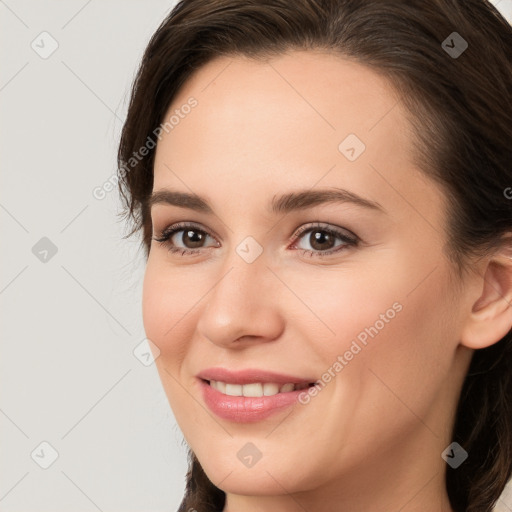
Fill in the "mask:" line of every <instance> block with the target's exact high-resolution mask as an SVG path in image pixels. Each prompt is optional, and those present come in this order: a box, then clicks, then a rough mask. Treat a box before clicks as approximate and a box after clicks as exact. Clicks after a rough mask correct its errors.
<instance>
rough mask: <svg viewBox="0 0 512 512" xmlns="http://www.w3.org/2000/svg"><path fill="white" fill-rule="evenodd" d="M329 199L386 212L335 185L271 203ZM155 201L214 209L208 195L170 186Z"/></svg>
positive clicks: (297, 206)
mask: <svg viewBox="0 0 512 512" xmlns="http://www.w3.org/2000/svg"><path fill="white" fill-rule="evenodd" d="M327 203H351V204H354V205H356V206H360V207H363V208H368V209H372V210H378V211H381V212H384V213H385V210H384V208H383V207H382V206H381V205H380V204H379V203H377V202H376V201H372V200H370V199H366V198H364V197H361V196H359V195H357V194H355V193H354V192H351V191H349V190H345V189H341V188H335V187H333V188H328V189H320V190H319V189H315V190H312V189H307V190H299V191H293V192H289V193H287V194H283V195H281V196H274V197H273V198H272V201H271V203H270V207H269V210H270V212H271V213H274V214H277V213H289V212H291V211H296V210H305V209H307V208H313V207H314V206H318V205H320V204H327ZM155 204H168V205H172V206H177V207H179V208H188V209H190V210H195V211H198V212H202V213H206V214H213V213H214V211H213V208H212V207H211V206H210V204H209V203H208V200H207V199H205V198H203V197H201V196H199V195H197V194H195V193H190V192H178V191H175V190H170V189H160V190H157V191H155V192H153V193H152V195H151V197H150V199H149V207H150V208H151V207H152V206H153V205H155Z"/></svg>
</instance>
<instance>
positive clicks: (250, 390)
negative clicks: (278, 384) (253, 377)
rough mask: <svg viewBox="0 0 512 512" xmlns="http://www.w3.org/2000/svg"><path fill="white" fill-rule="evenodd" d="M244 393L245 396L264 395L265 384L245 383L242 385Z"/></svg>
mask: <svg viewBox="0 0 512 512" xmlns="http://www.w3.org/2000/svg"><path fill="white" fill-rule="evenodd" d="M242 393H243V394H244V396H263V385H262V384H259V383H256V384H244V385H243V386H242Z"/></svg>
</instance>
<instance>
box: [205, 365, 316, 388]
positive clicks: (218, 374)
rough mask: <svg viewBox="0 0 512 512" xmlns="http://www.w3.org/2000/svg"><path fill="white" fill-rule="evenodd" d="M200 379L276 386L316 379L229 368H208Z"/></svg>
mask: <svg viewBox="0 0 512 512" xmlns="http://www.w3.org/2000/svg"><path fill="white" fill-rule="evenodd" d="M197 377H198V378H199V379H203V380H208V381H210V380H215V381H221V382H226V383H227V384H252V383H255V382H261V383H265V382H272V383H276V384H289V383H290V384H310V383H313V382H316V379H309V378H303V377H297V376H294V375H285V374H282V373H275V372H269V371H266V370H259V369H256V368H248V369H245V370H228V369H227V368H207V369H206V370H202V371H200V372H199V373H198V374H197Z"/></svg>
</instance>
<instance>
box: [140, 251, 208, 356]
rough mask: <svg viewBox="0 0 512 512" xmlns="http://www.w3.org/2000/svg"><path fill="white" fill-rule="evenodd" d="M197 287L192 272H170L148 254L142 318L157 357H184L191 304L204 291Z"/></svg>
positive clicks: (189, 324) (189, 329) (198, 282)
mask: <svg viewBox="0 0 512 512" xmlns="http://www.w3.org/2000/svg"><path fill="white" fill-rule="evenodd" d="M196 276H197V273H196ZM200 286H201V282H200V280H198V279H197V277H194V274H193V273H187V272H181V271H179V270H178V271H174V272H170V271H169V269H168V268H165V266H164V265H163V264H160V263H159V262H156V261H152V260H151V256H150V259H149V260H148V263H147V266H146V272H145V275H144V283H143V293H142V317H143V323H144V329H145V332H146V336H147V337H148V338H149V339H150V340H151V341H153V343H155V344H156V345H157V346H158V348H159V349H160V355H161V357H160V358H159V359H161V360H167V359H168V360H169V361H170V362H171V363H172V364H175V362H178V361H179V360H181V359H182V358H183V357H184V354H185V351H186V343H187V340H188V339H190V338H191V336H192V332H193V328H194V326H193V325H192V324H193V322H191V321H190V318H191V317H192V316H193V315H194V306H195V305H196V303H197V302H198V300H199V298H200V297H201V296H203V295H204V294H205V293H206V290H204V291H202V290H201V289H200V288H198V287H200Z"/></svg>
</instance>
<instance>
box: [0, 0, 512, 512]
mask: <svg viewBox="0 0 512 512" xmlns="http://www.w3.org/2000/svg"><path fill="white" fill-rule="evenodd" d="M174 4H175V2H174V1H163V0H152V1H150V2H148V1H146V2H143V1H142V0H138V1H137V0H68V1H66V2H64V1H57V0H45V1H36V0H32V1H22V0H5V1H4V0H0V52H1V60H2V66H1V68H0V110H1V113H0V119H1V130H2V131H1V137H0V144H1V146H0V155H1V157H2V173H1V174H0V180H1V182H0V222H1V226H2V260H1V265H0V304H1V308H2V319H1V326H2V333H1V343H2V346H1V350H2V353H1V358H0V378H1V395H0V431H1V443H0V511H1V512H69V511H74V512H79V511H96V510H100V511H104V512H130V511H137V512H140V511H144V512H151V511H155V512H156V511H158V512H160V511H166V512H172V511H175V510H176V509H177V507H178V504H179V502H180V501H181V498H182V495H183V490H184V479H185V472H186V466H187V465H186V450H185V447H184V444H183V437H182V435H181V433H180V431H179V429H178V428H177V426H176V424H175V421H174V418H173V416H172V413H171V411H170V409H169V406H168V403H167V398H166V396H165V394H164V392H163V390H162V388H161V385H160V380H159V377H158V374H157V371H156V368H155V367H154V365H149V366H145V365H144V364H143V363H142V362H141V361H140V360H139V359H137V358H136V357H135V356H134V354H133V350H134V349H135V348H136V347H138V346H139V344H140V343H141V342H142V340H143V339H144V329H143V325H142V319H141V284H142V277H143V271H144V262H143V256H142V253H141V252H138V251H137V242H136V241H135V240H131V241H128V240H123V238H122V236H123V234H125V227H124V225H123V224H122V223H121V222H120V221H119V220H118V219H117V217H116V213H117V212H118V211H119V210H118V207H119V203H118V197H117V190H113V191H112V192H110V193H109V194H107V196H106V197H105V198H104V199H103V200H98V199H95V198H94V197H93V194H92V191H93V189H94V188H95V187H98V186H101V185H102V184H103V183H105V182H106V181H107V180H108V179H109V178H110V177H111V176H112V175H113V174H115V170H116V162H115V155H116V145H117V142H118V138H119V133H120V128H121V126H122V122H123V120H124V118H125V115H126V105H127V100H128V92H129V86H130V84H131V82H132V79H133V76H134V72H135V70H136V68H137V65H138V62H139V59H140V58H141V56H142V52H143V50H144V48H145V45H146V44H147V42H148V40H149V37H150V36H151V34H152V33H153V32H154V30H155V29H156V28H157V26H158V25H159V23H160V22H161V21H162V19H163V18H164V16H165V15H166V14H167V13H168V12H169V11H170V9H171V8H172V6H173V5H174ZM495 4H497V5H498V7H499V8H500V9H501V10H502V12H503V13H504V14H505V15H506V16H507V17H508V19H510V20H512V0H496V1H495ZM43 31H47V32H48V33H49V34H50V35H51V38H50V36H41V35H40V34H41V33H42V32H43ZM52 39H54V40H55V41H56V42H57V43H58V48H57V50H56V51H55V52H54V53H53V54H51V55H50V56H49V57H47V58H42V57H41V56H40V54H41V53H42V54H43V55H44V52H48V51H49V50H50V49H51V44H55V43H53V42H52ZM33 41H35V42H34V43H33V44H34V45H35V46H36V48H37V51H38V52H39V53H36V51H35V50H34V49H33V48H32V47H31V44H32V42H33ZM44 56H46V55H44ZM43 237H47V238H48V239H50V240H51V242H52V243H53V244H54V245H55V246H56V248H57V253H56V254H55V255H53V256H52V253H51V252H49V253H48V254H47V255H45V253H44V246H43V247H39V248H38V250H35V252H36V254H34V253H33V250H32V248H33V247H34V245H36V244H37V243H38V242H39V241H40V239H41V238H43ZM36 247H38V246H36ZM41 251H42V252H41ZM45 257H46V261H41V260H40V258H43V259H44V258H45ZM141 350H142V352H141V353H144V348H143V346H142V349H141ZM138 353H139V352H138ZM141 358H142V359H143V360H144V361H146V360H145V359H144V357H143V356H141ZM44 441H45V442H47V443H49V444H50V445H51V446H52V447H53V448H54V449H55V450H56V451H57V452H58V458H57V459H56V460H55V462H53V464H51V465H50V466H49V467H48V469H42V468H41V467H40V464H43V465H44V464H45V463H48V462H50V461H51V459H50V457H51V449H50V448H48V447H47V446H45V445H42V446H41V443H42V442H44ZM31 454H32V455H31ZM497 510H499V511H500V512H502V511H503V512H509V511H512V492H507V493H506V494H504V496H503V497H502V500H501V501H500V504H499V506H498V508H497Z"/></svg>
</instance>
